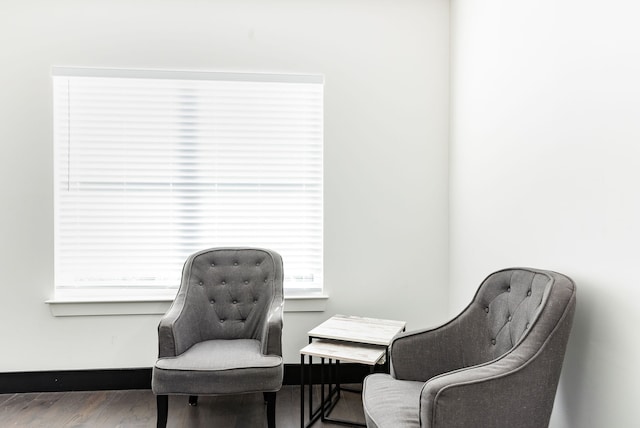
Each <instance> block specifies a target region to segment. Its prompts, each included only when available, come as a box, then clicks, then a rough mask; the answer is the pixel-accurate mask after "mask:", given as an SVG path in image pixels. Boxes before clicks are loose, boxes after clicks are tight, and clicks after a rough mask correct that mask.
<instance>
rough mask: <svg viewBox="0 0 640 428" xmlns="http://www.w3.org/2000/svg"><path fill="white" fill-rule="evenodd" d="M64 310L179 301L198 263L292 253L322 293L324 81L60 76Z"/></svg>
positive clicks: (58, 181)
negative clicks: (185, 268) (195, 256)
mask: <svg viewBox="0 0 640 428" xmlns="http://www.w3.org/2000/svg"><path fill="white" fill-rule="evenodd" d="M53 83H54V109H53V110H54V156H55V158H54V163H55V168H54V171H55V192H54V193H55V287H56V298H73V297H106V298H113V297H161V296H171V295H174V294H175V291H176V289H177V287H178V285H179V283H180V277H181V269H182V265H183V263H184V261H185V259H186V257H187V256H188V255H189V254H191V253H193V252H195V251H198V250H201V249H205V248H209V247H217V246H258V247H264V248H270V249H273V250H275V251H278V252H279V253H280V254H281V255H282V257H283V260H284V263H285V293H287V294H288V295H292V294H311V293H318V292H320V291H321V290H322V266H323V260H322V245H323V242H322V238H323V230H322V225H323V218H322V214H323V200H322V195H323V190H322V184H323V165H322V154H323V80H322V77H321V76H306V75H305V76H301V75H270V74H236V73H205V72H165V71H137V70H96V69H78V68H60V67H56V68H54V69H53Z"/></svg>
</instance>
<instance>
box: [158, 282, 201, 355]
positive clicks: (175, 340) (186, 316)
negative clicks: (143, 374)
mask: <svg viewBox="0 0 640 428" xmlns="http://www.w3.org/2000/svg"><path fill="white" fill-rule="evenodd" d="M181 291H182V290H181ZM198 316H199V315H198V311H195V310H190V311H187V310H185V294H184V293H182V292H179V293H178V295H177V296H176V298H175V300H174V301H173V304H172V305H171V307H170V308H169V310H168V311H167V313H166V314H165V315H164V316H163V317H162V318H161V319H160V324H159V325H158V357H159V358H164V357H175V356H177V355H180V354H182V353H183V352H184V351H186V350H187V349H189V348H190V347H191V346H193V345H194V344H195V343H197V342H199V341H200V340H201V339H200V332H199V330H198V329H197V328H194V326H198V324H199V323H198V319H197V318H198Z"/></svg>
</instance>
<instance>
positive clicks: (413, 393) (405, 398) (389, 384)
mask: <svg viewBox="0 0 640 428" xmlns="http://www.w3.org/2000/svg"><path fill="white" fill-rule="evenodd" d="M423 386H424V383H423V382H414V381H409V380H403V381H398V380H395V379H394V378H392V377H391V376H389V375H386V374H382V373H381V374H379V375H376V376H367V377H366V378H365V380H364V387H365V389H366V391H367V395H366V397H364V399H363V406H364V409H365V417H366V419H367V426H368V427H369V428H378V427H383V426H386V427H392V426H393V427H401V428H419V427H420V422H419V420H418V418H416V416H415V415H418V414H419V413H420V390H421V389H422V387H423ZM370 415H375V416H376V420H375V421H374V420H373V419H371V416H370ZM378 424H379V425H378Z"/></svg>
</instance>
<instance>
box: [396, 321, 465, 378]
mask: <svg viewBox="0 0 640 428" xmlns="http://www.w3.org/2000/svg"><path fill="white" fill-rule="evenodd" d="M457 329H458V327H457V322H456V321H455V320H454V321H452V322H450V323H448V324H445V325H443V326H440V327H436V328H433V329H423V330H415V331H411V332H408V333H401V334H399V335H398V336H396V337H395V338H394V340H393V341H392V342H391V348H390V355H391V374H392V375H393V376H394V377H395V378H397V379H402V380H413V381H422V382H425V381H427V380H428V379H430V378H432V377H434V376H437V375H439V374H441V373H445V372H448V371H452V370H456V369H458V368H460V367H462V366H463V361H462V355H461V352H460V349H461V346H462V344H461V343H460V342H461V340H462V339H461V338H460V337H459V334H457Z"/></svg>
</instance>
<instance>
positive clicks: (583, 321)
mask: <svg viewBox="0 0 640 428" xmlns="http://www.w3.org/2000/svg"><path fill="white" fill-rule="evenodd" d="M573 279H574V281H575V282H576V286H577V299H576V313H575V316H574V319H573V327H572V329H571V336H570V337H569V343H568V346H567V353H566V354H565V359H564V363H563V366H562V377H561V382H560V385H559V388H558V393H557V396H556V403H555V405H554V413H555V414H554V415H553V417H552V419H551V422H552V423H551V426H552V427H558V428H574V427H575V428H578V427H582V428H586V427H587V425H584V424H583V422H587V421H579V420H578V416H579V415H584V414H585V413H584V411H585V409H584V406H585V403H586V402H588V398H587V395H588V394H587V392H588V385H587V382H588V368H587V358H585V356H586V355H588V352H589V350H588V346H589V337H590V336H591V334H592V324H593V322H594V318H595V317H594V316H593V314H594V311H593V309H594V307H595V304H596V302H595V301H594V300H595V297H594V296H593V295H592V294H591V293H589V289H590V287H588V286H585V284H584V282H583V281H581V280H579V279H576V278H573ZM559 411H560V412H562V414H558V413H559ZM587 413H589V412H587ZM593 423H597V422H596V421H590V422H588V426H596V425H591V424H593Z"/></svg>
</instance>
